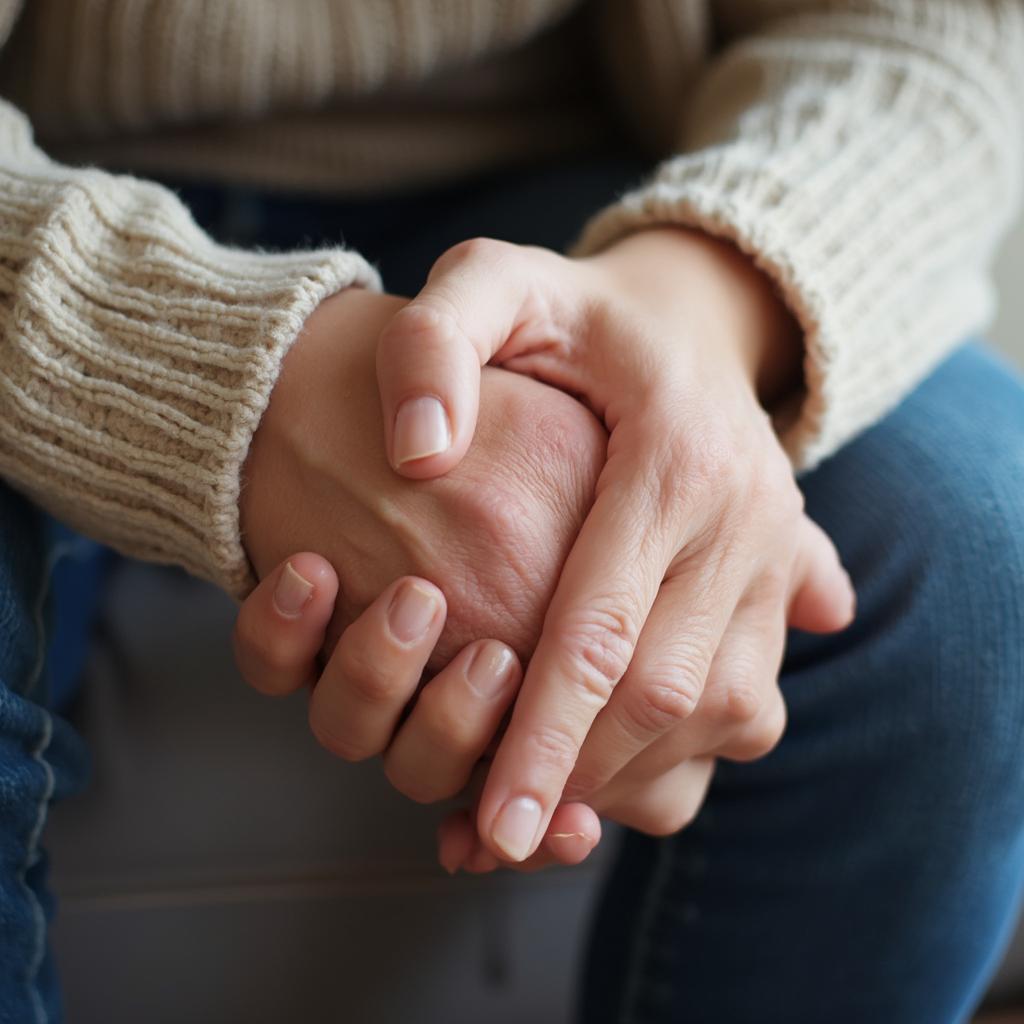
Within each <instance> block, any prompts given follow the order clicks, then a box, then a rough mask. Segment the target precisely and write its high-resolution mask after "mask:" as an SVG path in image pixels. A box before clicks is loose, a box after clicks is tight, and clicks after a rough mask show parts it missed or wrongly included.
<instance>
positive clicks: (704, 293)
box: [588, 227, 803, 407]
mask: <svg viewBox="0 0 1024 1024" xmlns="http://www.w3.org/2000/svg"><path fill="white" fill-rule="evenodd" d="M588 259H589V261H590V262H592V263H593V264H594V265H596V266H597V267H598V269H599V270H600V272H601V273H602V275H604V276H606V278H610V287H612V288H613V289H615V290H616V291H617V292H619V293H620V294H626V295H628V296H629V297H630V298H631V300H633V301H635V302H638V303H639V304H640V305H641V306H642V307H643V308H644V309H645V310H649V311H653V312H654V313H655V315H656V316H657V317H658V319H661V320H667V321H668V323H669V324H670V325H672V328H671V329H673V333H679V334H685V335H686V336H687V337H694V338H697V339H698V340H705V341H707V342H708V344H711V345H714V346H716V347H719V348H724V349H725V350H727V351H728V352H729V353H730V354H732V355H735V356H736V357H738V360H739V365H740V366H741V367H742V369H743V371H744V372H745V374H746V375H747V377H748V379H749V380H750V382H751V385H752V386H753V388H754V389H755V391H756V393H757V396H758V399H759V400H760V402H761V404H762V405H764V406H766V407H770V406H772V405H774V404H776V403H778V402H780V401H781V400H783V399H785V398H787V397H788V396H789V395H790V394H792V393H793V392H795V391H798V390H799V389H800V388H801V386H802V362H803V341H802V338H801V332H800V327H799V325H798V324H797V322H796V319H795V318H794V317H793V315H792V314H791V313H790V311H789V309H788V308H787V306H786V304H785V303H784V302H783V301H782V298H781V297H780V296H779V295H778V293H777V291H776V289H775V287H774V284H773V282H772V280H771V278H769V277H768V276H767V275H766V274H765V273H764V272H763V271H761V270H760V269H758V267H757V266H756V265H755V264H754V261H753V260H752V259H751V258H750V257H749V256H747V255H745V254H744V253H742V252H741V251H740V250H739V249H738V248H737V247H736V246H734V245H732V244H731V243H729V242H727V241H724V240H722V239H718V238H715V237H713V236H712V235H709V234H706V233H705V232H702V231H697V230H692V229H689V228H679V227H653V228H647V229H644V230H642V231H637V232H635V233H634V234H631V235H627V236H626V237H624V238H622V239H620V240H619V241H617V242H615V243H614V244H613V245H611V246H609V247H608V248H607V249H605V250H603V251H602V252H600V253H598V254H597V255H595V256H592V257H589V258H588ZM674 325H679V326H678V330H676V328H675V326H674Z"/></svg>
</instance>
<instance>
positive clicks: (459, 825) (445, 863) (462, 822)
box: [437, 810, 479, 875]
mask: <svg viewBox="0 0 1024 1024" xmlns="http://www.w3.org/2000/svg"><path fill="white" fill-rule="evenodd" d="M478 844H479V840H478V839H477V837H476V829H475V828H473V819H472V818H471V817H470V814H469V811H466V810H460V811H452V813H451V814H449V815H447V816H446V817H445V818H444V819H443V820H442V822H441V824H440V825H438V827H437V859H438V861H439V862H440V864H441V867H443V868H444V869H445V871H447V872H448V874H449V875H454V874H455V872H456V871H458V870H459V868H461V867H462V865H463V864H464V863H465V862H466V860H468V859H469V856H470V855H471V854H472V853H473V851H474V850H475V849H476V847H477V845H478Z"/></svg>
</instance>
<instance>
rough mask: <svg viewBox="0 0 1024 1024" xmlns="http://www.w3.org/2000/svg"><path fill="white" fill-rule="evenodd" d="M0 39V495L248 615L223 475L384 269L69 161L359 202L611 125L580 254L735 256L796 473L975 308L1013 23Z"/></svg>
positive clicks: (313, 8)
mask: <svg viewBox="0 0 1024 1024" xmlns="http://www.w3.org/2000/svg"><path fill="white" fill-rule="evenodd" d="M7 33H10V38H9V39H8V41H7V43H6V45H5V47H4V49H3V50H2V51H0V85H2V92H3V94H4V95H5V96H7V97H8V99H9V100H11V103H3V102H0V317H2V320H0V324H2V327H0V331H2V348H0V360H2V364H0V372H2V378H3V397H2V401H0V472H2V473H3V474H4V476H5V477H6V478H7V479H9V480H10V481H11V482H12V483H14V484H15V485H16V486H18V487H20V488H21V489H23V490H25V491H26V492H27V493H28V494H30V495H31V496H32V497H33V498H34V499H35V500H37V501H38V502H39V503H40V504H42V505H44V506H45V507H47V508H49V509H51V510H52V511H54V512H55V513H57V514H58V515H59V516H61V517H62V518H64V519H65V520H67V521H68V522H70V523H72V524H73V525H75V526H76V527H78V528H79V529H83V530H85V531H86V532H89V533H91V534H92V535H94V536H96V537H99V538H100V539H103V540H105V541H107V542H110V543H112V544H115V545H117V546H118V547H120V548H122V549H123V550H125V551H127V552H130V553H132V554H135V555H139V556H142V557H147V558H154V559H159V560H164V561H171V562H176V563H178V564H181V565H184V566H185V567H186V568H188V569H190V570H192V571H194V572H196V573H199V574H201V575H204V576H207V577H209V578H211V579H214V580H216V581H218V582H219V583H221V584H222V585H223V586H225V587H227V588H228V589H230V590H231V591H232V592H233V593H236V594H242V593H244V592H245V590H246V589H247V587H248V586H250V585H251V582H252V581H251V578H250V575H249V570H248V568H247V563H246V561H245V557H244V552H243V549H242V546H241V543H240V538H239V536H238V516H237V498H238V488H239V470H240V467H241V465H242V462H243V461H244V458H245V454H246V451H247V448H248V445H249V442H250V440H251V437H252V434H253V432H254V430H255V429H256V426H257V425H258V422H259V418H260V415H261V413H262V411H263V409H264V408H265V406H266V403H267V400H268V397H269V394H270V390H271V389H272V387H273V384H274V381H275V379H276V376H277V372H278V367H279V364H280V360H281V358H282V356H283V354H284V353H285V352H286V351H287V348H288V346H289V345H290V344H291V343H292V342H293V341H294V340H295V338H296V337H297V336H298V334H299V332H300V330H301V325H302V323H303V321H304V319H305V317H306V316H307V315H308V314H309V312H310V311H311V310H312V309H313V308H314V307H315V306H316V304H317V303H318V302H319V301H320V300H321V299H323V298H324V297H326V296H327V295H329V294H330V293H332V292H334V291H336V290H338V289H340V288H343V287H346V286H348V285H352V284H358V285H362V286H369V287H376V286H377V280H376V277H375V274H374V271H373V270H372V268H370V267H369V266H368V265H367V264H366V263H365V261H363V260H362V259H361V258H360V257H359V256H357V255H356V254H354V253H351V252H347V251H344V250H341V249H332V250H326V251H321V252H305V253H295V254H288V255H268V254H261V253H248V252H240V251H236V250H230V249H226V248H224V247H221V246H217V245H215V244H214V243H213V242H212V241H211V240H210V239H208V238H207V237H205V236H204V235H203V234H202V232H200V231H199V230H198V229H197V228H196V226H195V225H194V224H193V222H192V221H191V219H190V217H189V215H188V213H187V211H186V210H185V209H183V208H182V206H181V204H180V203H179V202H178V201H177V199H176V198H175V197H174V196H173V195H172V194H171V193H169V192H168V191H166V190H164V189H162V188H160V187H158V186H156V185H152V184H148V183H146V182H143V181H140V180H138V179H136V178H130V177H125V176H114V175H112V174H110V173H107V172H106V171H102V170H98V169H75V167H74V166H73V165H75V164H78V163H81V162H84V161H88V162H94V163H101V164H105V165H108V166H111V167H132V168H134V169H135V170H140V169H141V170H146V171H150V172H153V171H161V172H164V173H177V174H181V175H186V176H193V177H201V178H203V179H206V180H223V181H262V182H264V183H266V184H270V185H274V184H276V185H281V186H288V187H305V188H312V189H319V190H322V191H324V190H327V191H330V190H335V191H343V192H347V193H353V192H358V191H360V190H366V189H370V188H376V189H379V188H381V187H385V186H389V185H394V186H408V185H413V184H423V183H425V182H428V181H440V180H446V179H449V180H454V179H456V178H458V177H459V176H460V175H465V174H467V173H470V172H474V171H481V170H486V169H488V168H491V167H494V166H499V165H507V164H508V163H509V162H510V161H513V160H526V159H532V158H537V157H540V156H546V157H552V156H556V155H558V154H562V153H570V152H582V151H585V150H586V149H587V148H588V147H594V146H596V145H600V144H602V143H606V142H607V140H608V139H609V138H610V137H612V135H613V132H614V131H615V125H616V124H618V125H619V126H620V128H621V127H625V128H626V129H627V130H628V131H629V132H630V133H631V134H632V135H633V137H634V138H635V139H636V140H637V142H638V143H639V144H641V145H645V146H646V147H647V148H648V149H649V150H650V151H651V153H652V154H660V155H661V156H663V157H665V159H664V162H662V163H661V165H660V166H659V167H658V169H657V171H656V172H655V174H654V176H653V177H652V179H651V180H650V181H648V182H646V183H644V184H642V185H641V186H639V187H638V188H637V189H635V190H634V191H632V192H630V193H629V194H628V195H626V196H624V197H622V198H621V199H619V200H618V201H616V202H613V203H612V204H611V205H610V206H609V207H608V208H607V209H605V210H603V211H599V212H598V213H597V214H596V216H595V217H594V219H593V220H592V221H591V222H590V223H589V224H588V225H587V226H586V229H585V230H584V232H583V234H582V237H581V240H580V242H579V245H578V247H577V249H576V251H577V252H579V253H590V252H594V251H596V250H598V249H600V248H602V247H605V246H607V245H609V244H611V243H613V242H614V241H615V239H617V238H619V237H621V236H623V235H624V234H626V233H628V232H632V231H635V230H638V229H640V228H642V227H643V226H645V225H648V224H665V223H669V224H682V225H688V226H696V227H699V228H702V229H704V230H706V231H709V232H711V233H713V234H716V235H719V236H722V237H724V238H728V239H731V240H732V241H733V242H735V243H736V244H737V245H738V246H739V247H740V248H742V249H743V250H744V251H745V252H747V253H749V254H750V255H751V257H752V258H753V259H754V260H755V261H756V262H757V264H758V265H759V266H760V267H761V268H762V269H763V270H764V271H765V272H766V273H767V274H768V275H770V276H771V278H772V279H773V280H774V281H775V283H776V284H777V286H778V288H779V291H780V293H781V294H782V296H783V297H784V298H785V300H786V301H787V303H788V304H789V306H790V308H791V309H792V310H793V312H794V314H795V315H796V316H797V318H798V319H799V321H800V323H801V325H802V327H803V331H804V337H805V343H806V362H805V383H806V389H805V393H804V394H802V395H801V396H799V397H797V398H794V400H793V401H792V402H791V403H790V404H789V405H788V406H787V407H786V408H783V409H779V410H777V411H776V419H777V424H778V428H779V431H780V433H781V435H782V437H783V440H784V442H785V444H786V446H787V448H788V450H789V451H790V453H791V456H792V458H793V461H794V464H795V465H796V466H797V467H798V468H806V467H809V466H812V465H814V464H816V463H817V462H819V461H820V460H821V459H822V458H824V457H826V456H827V455H828V454H829V453H831V452H832V451H834V450H835V449H836V448H837V447H838V446H839V445H841V444H843V443H844V442H845V441H846V440H848V439H849V438H850V437H852V436H853V435H854V434H855V433H856V432H858V431H859V430H861V429H863V428H864V427H865V426H867V425H869V424H870V423H872V422H873V421H874V420H876V419H877V418H878V417H879V416H881V415H882V414H883V413H884V412H886V411H887V410H888V409H889V408H891V407H892V406H893V405H894V404H895V403H896V402H897V401H898V400H899V399H900V398H901V397H902V396H903V395H904V394H905V393H906V392H907V391H908V390H909V389H910V388H912V387H913V386H914V385H915V384H916V383H917V382H918V381H919V380H920V379H921V378H922V377H923V376H924V375H925V374H926V373H927V371H928V370H929V369H930V368H931V367H932V366H933V365H934V364H935V363H936V362H937V361H938V360H939V359H940V358H941V357H942V356H943V355H944V354H946V353H947V352H948V351H949V349H950V348H951V347H952V346H953V345H954V344H955V343H956V342H957V341H958V340H959V339H961V338H962V337H963V336H964V335H966V334H967V333H969V332H971V331H974V330H978V329H980V328H981V327H983V326H984V325H985V323H986V321H987V320H988V318H989V317H990V316H991V314H992V312H993V306H994V297H993V292H992V286H991V283H990V279H989V275H988V267H989V263H990V261H991V258H992V255H993V251H994V247H995V245H996V244H997V242H998V240H999V237H1000V235H1001V233H1002V232H1003V231H1004V230H1005V228H1006V227H1007V225H1008V224H1009V223H1010V221H1011V219H1012V216H1013V213H1014V211H1015V208H1016V204H1017V193H1018V187H1019V176H1020V164H1021V123H1020V121H1021V109H1022V98H1024V59H1022V57H1021V55H1022V54H1024V9H1022V5H1021V4H1020V3H1018V2H1017V0H644V2H638V3H630V4H623V3H620V2H617V0H589V2H579V0H506V2H503V3H494V4H480V3H476V2H473V0H431V2H429V3H428V2H420V0H363V2H353V0H309V2H308V3H301V4H281V3H278V2H277V0H219V2H216V3H214V2H211V0H34V2H33V3H32V4H25V5H22V4H20V3H18V2H16V0H0V39H3V38H4V36H5V35H7ZM603 96H608V97H610V98H611V101H612V102H611V103H608V102H605V101H604V100H603V99H602V97H603ZM12 103H13V104H14V105H11V104H12ZM15 106H17V107H18V108H20V109H21V110H22V111H23V112H25V113H26V114H27V115H28V117H29V119H30V120H31V121H32V123H33V124H34V125H35V127H36V130H37V131H38V133H39V134H40V137H41V139H42V141H43V144H44V146H45V148H46V150H47V151H48V152H50V154H51V156H54V157H58V158H59V159H60V160H61V161H62V162H57V161H56V160H54V159H51V157H48V156H45V155H44V154H43V152H42V150H41V149H40V148H39V147H38V146H36V145H35V144H34V143H33V141H32V135H31V132H30V129H29V125H28V122H27V121H26V120H25V118H24V117H23V116H22V114H21V113H19V112H18V110H16V109H15ZM424 125H427V126H429V130H426V129H425V128H424Z"/></svg>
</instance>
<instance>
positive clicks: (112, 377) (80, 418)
mask: <svg viewBox="0 0 1024 1024" xmlns="http://www.w3.org/2000/svg"><path fill="white" fill-rule="evenodd" d="M0 197H2V200H3V202H2V206H3V212H2V214H0V257H2V262H3V265H4V268H5V269H4V271H3V275H2V276H0V315H2V323H0V331H2V345H0V379H2V382H3V395H4V397H3V401H2V403H0V473H2V474H3V476H4V478H5V479H7V480H8V481H9V482H10V483H11V484H13V485H14V486H16V487H17V488H19V489H20V490H22V491H24V492H25V493H27V494H28V495H29V496H30V497H31V498H32V499H33V500H35V501H36V502H37V503H38V504H40V505H41V506H43V507H44V508H46V509H48V510H49V511H51V512H52V513H54V514H55V515H57V516H58V517H59V518H62V519H64V520H65V521H67V522H68V523H69V524H70V525H72V526H74V527H75V528H77V529H79V530H81V531H82V532H84V533H87V534H89V535H90V536H93V537H95V538H97V539H99V540H102V541H104V542H106V543H108V544H111V545H113V546H115V547H118V548H120V549H121V550H123V551H125V552H127V553H129V554H132V555H135V556H138V557H143V558H149V559H153V560H157V561H166V562H174V563H177V564H179V565H182V566H183V567H185V568H186V569H188V570H189V571H191V572H194V573H196V574H198V575H202V576H205V577H207V578H210V579H213V580H215V581H216V582H218V583H219V584H221V585H222V586H224V587H225V588H226V589H228V590H230V591H232V592H233V593H236V594H237V593H242V592H244V591H245V590H246V588H247V587H248V585H249V584H250V582H251V580H250V575H249V569H248V565H247V562H246V560H245V555H244V552H243V551H242V547H241V543H240V539H239V530H238V511H237V503H238V491H239V471H240V468H241V465H242V461H243V460H244V458H245V453H246V450H247V448H248V445H249V442H250V439H251V437H252V434H253V432H254V431H255V429H256V426H257V424H258V423H259V420H260V417H261V415H262V413H263V410H264V408H265V406H266V402H267V400H268V397H269V394H270V390H271V388H272V387H273V385H274V382H275V380H276V377H277V372H278V368H279V365H280V361H281V359H282V357H283V355H284V353H285V352H286V351H287V350H288V348H289V346H290V345H291V343H292V341H293V340H294V339H295V337H296V336H297V335H298V333H299V331H300V330H301V327H302V324H303V322H304V321H305V319H306V317H307V316H308V315H309V314H310V313H311V312H312V311H313V309H315V308H316V306H317V305H318V304H319V303H320V301H321V300H322V299H323V298H325V297H326V296H327V295H330V294H331V293H333V292H336V291H338V290H339V289H341V288H344V287H345V286H347V285H350V284H354V283H357V284H366V285H373V284H375V283H376V275H375V274H374V272H373V271H372V269H371V268H370V267H369V266H367V264H366V263H365V262H364V261H363V260H362V259H361V258H360V257H358V256H357V255H356V254H354V253H348V252H344V251H341V250H325V251H321V252H306V253H295V254H289V255H280V256H276V255H263V254H258V253H248V252H242V251H238V250H231V249H227V248H225V247H222V246H219V245H217V244H216V243H214V242H213V241H212V240H211V239H210V238H208V237H207V236H206V235H205V234H204V233H203V232H202V231H201V230H200V229H199V228H198V227H197V226H196V225H195V223H194V222H193V221H192V219H191V217H190V215H189V213H188V211H187V210H186V209H185V208H184V207H183V206H182V204H181V203H180V202H179V201H178V199H177V198H176V197H175V196H174V195H173V194H172V193H170V192H169V191H167V190H166V189H163V188H161V187H159V186H157V185H153V184H150V183H147V182H142V181H138V180H136V179H132V178H127V177H116V176H113V175H109V174H105V173H102V172H100V171H96V170H76V169H72V168H68V167H62V166H60V165H58V164H55V163H53V162H52V161H50V160H49V159H48V158H47V157H46V156H45V155H44V154H43V153H42V152H41V151H40V150H39V149H38V148H37V147H35V146H34V144H33V142H32V137H31V132H30V130H29V127H28V124H27V122H26V121H25V119H24V118H23V117H22V116H21V115H20V114H19V113H18V112H17V111H15V110H14V108H12V107H10V106H9V105H8V104H5V103H2V102H0Z"/></svg>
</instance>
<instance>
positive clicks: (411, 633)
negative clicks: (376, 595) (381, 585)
mask: <svg viewBox="0 0 1024 1024" xmlns="http://www.w3.org/2000/svg"><path fill="white" fill-rule="evenodd" d="M436 614H437V597H436V595H435V594H433V593H432V592H431V591H429V590H424V589H423V588H422V587H418V586H416V584H415V583H403V584H402V586H401V587H399V588H398V593H397V594H395V596H394V597H393V598H392V599H391V607H390V608H388V625H389V626H390V627H391V632H392V633H394V635H395V636H396V637H397V638H398V639H399V640H400V641H401V642H402V643H403V644H411V643H412V642H413V641H414V640H419V638H420V637H421V636H423V634H424V633H426V631H427V630H428V629H429V628H430V624H431V623H432V622H433V621H434V616H435V615H436Z"/></svg>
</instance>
